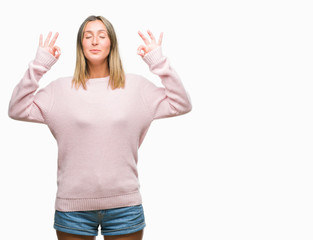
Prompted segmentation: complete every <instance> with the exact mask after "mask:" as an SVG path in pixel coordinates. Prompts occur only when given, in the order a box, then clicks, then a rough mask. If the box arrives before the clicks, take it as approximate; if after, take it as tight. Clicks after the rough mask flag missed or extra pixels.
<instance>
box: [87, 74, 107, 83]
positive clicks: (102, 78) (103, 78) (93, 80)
mask: <svg viewBox="0 0 313 240" xmlns="http://www.w3.org/2000/svg"><path fill="white" fill-rule="evenodd" d="M109 78H110V75H109V76H106V77H101V78H89V79H88V80H87V83H88V82H89V83H93V82H106V81H107V80H109Z"/></svg>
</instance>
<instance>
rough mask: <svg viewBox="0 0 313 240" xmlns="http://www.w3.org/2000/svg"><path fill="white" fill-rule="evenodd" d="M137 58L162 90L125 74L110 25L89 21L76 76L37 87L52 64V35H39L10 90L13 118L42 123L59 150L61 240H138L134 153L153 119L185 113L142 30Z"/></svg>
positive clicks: (175, 82)
mask: <svg viewBox="0 0 313 240" xmlns="http://www.w3.org/2000/svg"><path fill="white" fill-rule="evenodd" d="M138 33H139V35H140V37H141V38H142V39H143V41H144V43H145V45H141V46H139V48H138V50H137V53H138V55H140V56H141V57H142V59H143V61H144V62H146V63H147V64H148V66H149V69H150V70H151V71H152V72H153V73H154V74H157V75H158V76H159V77H160V78H161V81H162V84H163V85H164V87H157V86H156V85H155V84H153V83H152V82H151V81H149V80H147V79H146V78H144V77H143V76H141V75H137V74H124V70H123V66H122V62H121V59H120V56H119V50H118V43H117V38H116V35H115V31H114V28H113V26H112V24H111V23H110V22H109V21H108V20H107V19H105V18H104V17H102V16H90V17H88V18H87V19H86V20H85V21H84V22H83V23H82V25H81V26H80V29H79V31H78V35H77V57H76V68H75V73H74V76H72V77H62V78H59V79H56V80H54V81H52V82H51V83H49V84H48V85H47V86H46V87H44V88H41V89H39V90H38V91H37V93H36V94H35V91H36V90H37V89H38V87H39V84H38V82H39V81H40V79H41V78H42V76H43V75H44V74H45V73H46V72H47V71H48V70H49V69H50V68H51V67H52V66H53V65H54V64H55V63H56V62H57V60H58V59H59V57H60V55H61V50H60V48H59V47H57V46H56V45H55V42H56V40H57V37H58V33H56V34H55V35H54V37H53V38H52V40H51V41H50V39H51V36H52V33H51V32H50V33H49V34H48V36H47V38H46V39H45V41H44V42H43V37H42V35H40V40H39V47H38V49H37V53H36V57H35V59H34V60H33V61H31V62H30V64H29V68H28V69H27V71H26V73H25V75H24V77H23V78H22V79H21V80H20V82H19V83H18V84H17V85H16V87H15V88H14V90H13V93H12V97H11V101H10V104H9V111H8V114H9V116H10V117H11V118H13V119H15V120H21V121H29V122H36V123H42V124H46V125H47V126H48V127H49V129H50V131H51V133H52V134H53V136H54V138H55V139H56V141H57V145H58V175H57V186H58V190H57V194H56V200H55V222H54V228H55V229H56V233H57V236H58V239H59V240H70V239H72V240H74V239H86V240H87V239H95V236H97V234H98V226H99V225H100V226H101V234H102V235H103V236H104V237H105V239H106V240H113V239H124V240H140V239H142V236H143V229H144V227H145V218H144V211H143V207H142V199H141V194H140V191H139V188H140V185H139V181H138V172H137V160H138V149H139V147H140V145H141V143H142V141H143V140H144V137H145V135H146V133H147V131H148V128H149V126H150V124H151V122H152V121H153V120H155V119H160V118H166V117H173V116H178V115H182V114H185V113H188V112H189V111H191V108H192V106H191V102H190V98H189V95H188V93H187V92H186V90H185V88H184V86H183V84H182V82H181V80H180V78H179V76H178V75H177V73H176V72H175V71H174V70H173V68H172V67H171V66H170V64H169V60H168V58H167V57H165V56H163V54H162V51H161V44H162V37H163V34H162V33H161V35H160V37H159V39H158V41H156V39H155V37H154V36H153V34H152V33H151V32H150V31H148V35H149V36H150V39H151V40H149V39H148V38H146V37H145V36H144V35H143V34H142V33H141V32H138Z"/></svg>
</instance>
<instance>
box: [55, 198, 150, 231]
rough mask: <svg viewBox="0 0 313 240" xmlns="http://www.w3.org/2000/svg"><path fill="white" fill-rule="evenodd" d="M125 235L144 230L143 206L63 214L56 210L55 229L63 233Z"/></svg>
mask: <svg viewBox="0 0 313 240" xmlns="http://www.w3.org/2000/svg"><path fill="white" fill-rule="evenodd" d="M99 225H100V226H101V235H123V234H129V233H134V232H137V231H140V230H142V229H143V228H144V227H145V226H146V224H145V216H144V210H143V207H142V205H141V204H140V205H136V206H131V207H121V208H112V209H106V210H93V211H76V212H61V211H58V210H55V215H54V226H53V227H54V228H55V229H56V230H58V231H61V232H66V233H71V234H77V235H85V236H97V235H98V228H99Z"/></svg>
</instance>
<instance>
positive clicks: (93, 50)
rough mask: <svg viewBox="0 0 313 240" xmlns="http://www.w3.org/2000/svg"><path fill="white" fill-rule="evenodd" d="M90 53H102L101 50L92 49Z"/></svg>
mask: <svg viewBox="0 0 313 240" xmlns="http://www.w3.org/2000/svg"><path fill="white" fill-rule="evenodd" d="M90 52H92V53H98V52H101V50H99V49H91V50H90Z"/></svg>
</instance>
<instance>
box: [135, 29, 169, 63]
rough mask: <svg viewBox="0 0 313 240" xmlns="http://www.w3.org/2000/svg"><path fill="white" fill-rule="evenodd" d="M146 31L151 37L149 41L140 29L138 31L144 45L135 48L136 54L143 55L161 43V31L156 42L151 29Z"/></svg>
mask: <svg viewBox="0 0 313 240" xmlns="http://www.w3.org/2000/svg"><path fill="white" fill-rule="evenodd" d="M147 32H148V34H149V36H150V38H151V42H150V41H149V39H148V38H146V37H145V35H143V34H142V33H141V32H140V31H138V34H139V36H140V37H141V38H142V40H143V41H144V43H145V44H146V46H144V45H140V46H139V47H138V49H137V54H138V55H140V56H141V57H144V56H145V55H146V54H147V53H148V52H150V51H152V50H153V49H155V48H157V47H158V46H161V44H162V38H163V32H162V33H161V34H160V37H159V40H158V43H156V40H155V38H154V36H153V34H152V33H151V31H150V30H148V31H147Z"/></svg>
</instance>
